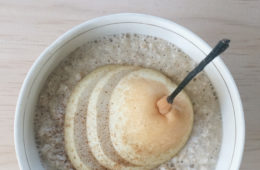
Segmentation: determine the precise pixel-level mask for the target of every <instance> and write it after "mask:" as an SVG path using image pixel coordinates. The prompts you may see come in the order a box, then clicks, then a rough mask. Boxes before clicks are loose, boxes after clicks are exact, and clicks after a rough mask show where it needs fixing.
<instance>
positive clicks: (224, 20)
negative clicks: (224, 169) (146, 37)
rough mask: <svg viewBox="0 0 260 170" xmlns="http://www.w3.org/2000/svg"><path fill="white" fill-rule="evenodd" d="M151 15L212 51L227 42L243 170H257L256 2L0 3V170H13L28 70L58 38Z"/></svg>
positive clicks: (259, 38)
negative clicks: (109, 21)
mask: <svg viewBox="0 0 260 170" xmlns="http://www.w3.org/2000/svg"><path fill="white" fill-rule="evenodd" d="M120 12H136V13H145V14H151V15H155V16H159V17H163V18H166V19H169V20H172V21H174V22H176V23H178V24H180V25H183V26H185V27H187V28H188V29H190V30H192V31H193V32H194V33H196V34H198V35H199V36H200V37H201V38H202V39H204V40H205V41H206V42H208V43H209V44H210V45H211V46H214V45H215V43H216V42H217V41H218V40H219V39H221V38H230V39H231V40H232V42H231V47H230V48H229V49H228V50H227V52H226V53H225V54H224V57H223V60H224V62H225V63H226V65H227V66H228V68H229V69H230V71H231V73H232V75H233V76H234V79H235V81H236V83H237V85H238V88H239V91H240V94H241V97H242V101H243V106H244V111H245V119H246V144H245V153H244V158H243V162H242V165H241V169H242V170H255V169H259V167H260V113H259V111H260V1H259V0H248V1H246V0H210V1H208V0H197V1H194V0H182V1H178V0H132V1H130V0H121V1H119V0H84V1H83V0H78V1H69V0H67V1H62V0H44V1H33V0H24V1H22V0H21V1H18V0H17V1H4V0H0V169H1V170H2V169H3V170H15V169H19V168H18V163H17V160H16V156H15V150H14V140H13V131H14V128H13V126H14V112H15V105H16V101H17V97H18V93H19V90H20V87H21V85H22V82H23V80H24V78H25V75H26V73H27V72H28V70H29V68H30V67H31V65H32V64H33V62H34V61H35V60H36V58H37V57H38V56H39V55H40V53H41V52H42V51H43V50H44V49H45V48H46V47H47V46H49V45H50V44H51V43H52V42H53V41H54V40H55V39H56V38H58V37H59V36H60V35H62V34H63V33H64V32H66V31H67V30H69V29H70V28H72V27H73V26H75V25H77V24H80V23H82V22H84V21H87V20H89V19H91V18H94V17H98V16H102V15H107V14H112V13H120Z"/></svg>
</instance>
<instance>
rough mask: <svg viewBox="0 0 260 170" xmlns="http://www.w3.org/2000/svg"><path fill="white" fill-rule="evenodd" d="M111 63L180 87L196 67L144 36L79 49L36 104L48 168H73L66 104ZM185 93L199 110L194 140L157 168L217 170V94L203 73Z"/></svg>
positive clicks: (160, 42) (173, 49) (62, 65)
mask: <svg viewBox="0 0 260 170" xmlns="http://www.w3.org/2000/svg"><path fill="white" fill-rule="evenodd" d="M110 64H120V65H131V66H139V67H143V68H150V69H153V70H157V71H159V72H161V73H163V74H164V75H166V76H167V77H168V78H170V79H171V80H172V81H173V82H175V83H176V84H178V83H179V82H180V81H181V80H182V79H183V78H184V77H185V76H186V75H187V73H188V72H189V71H191V70H192V69H193V68H194V67H195V66H196V63H195V62H194V61H193V60H191V59H190V58H189V56H187V55H186V54H184V53H183V52H182V51H181V50H180V49H178V48H177V47H176V46H174V45H173V44H171V43H169V42H167V41H165V40H162V39H158V38H155V37H151V36H144V35H136V34H121V35H113V36H107V37H103V38H100V39H98V40H95V41H92V42H87V43H86V44H84V45H83V46H81V47H79V48H78V49H76V50H75V51H74V52H72V53H71V54H70V55H69V56H68V57H66V58H65V59H64V60H63V61H62V62H61V63H60V64H59V65H58V66H57V68H56V69H55V70H54V71H53V72H52V73H51V74H50V76H49V77H48V79H47V81H46V84H45V85H44V87H43V89H42V91H41V93H40V96H39V99H38V102H37V107H36V110H35V112H36V113H35V120H34V122H35V125H34V126H35V138H36V143H37V147H38V150H39V154H40V156H41V159H42V164H43V165H44V167H45V168H46V169H74V167H73V165H72V163H71V161H70V159H69V157H68V156H67V154H66V151H65V141H64V121H65V114H66V107H67V103H68V101H69V98H70V96H71V94H72V91H73V89H74V88H75V86H76V85H77V84H78V83H79V82H80V81H81V80H82V79H83V78H84V77H85V76H86V75H88V74H89V73H90V72H92V71H93V70H95V69H96V68H99V67H101V66H104V65H110ZM185 92H186V93H187V95H188V96H189V98H190V100H191V103H192V106H193V111H194V121H193V128H192V132H191V135H190V138H189V139H188V141H187V143H186V145H185V146H184V147H183V148H182V149H181V150H180V152H179V153H177V155H175V156H174V157H172V159H170V160H168V161H167V162H165V163H162V164H161V165H160V166H158V167H156V168H155V169H172V170H174V169H214V168H215V165H216V162H217V159H218V153H219V150H220V144H221V137H222V134H221V130H222V127H221V114H220V108H219V103H218V98H217V96H216V92H215V90H214V87H213V85H212V84H211V82H210V80H209V79H208V77H207V76H206V74H205V73H204V72H202V73H200V74H199V75H198V76H197V77H195V78H194V79H193V80H192V82H190V83H189V84H188V85H187V87H186V88H185ZM90 154H91V153H90ZM83 155H84V154H83ZM85 157H89V154H85ZM101 168H103V167H101ZM101 168H100V167H96V169H101Z"/></svg>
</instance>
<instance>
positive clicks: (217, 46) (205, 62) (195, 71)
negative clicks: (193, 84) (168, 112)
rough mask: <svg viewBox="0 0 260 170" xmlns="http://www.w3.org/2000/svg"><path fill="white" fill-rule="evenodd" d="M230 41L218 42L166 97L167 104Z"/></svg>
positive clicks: (225, 47)
mask: <svg viewBox="0 0 260 170" xmlns="http://www.w3.org/2000/svg"><path fill="white" fill-rule="evenodd" d="M229 42H230V40H228V39H223V40H221V41H219V43H218V44H217V45H216V46H215V47H214V48H213V50H212V51H211V52H210V53H209V54H208V56H207V57H206V58H204V59H203V60H202V61H201V62H200V63H199V65H198V66H197V67H195V68H194V69H193V70H192V71H191V72H190V73H189V74H188V75H187V76H186V77H185V78H184V80H182V82H181V83H180V84H179V85H178V87H177V88H176V89H175V90H174V91H173V92H172V94H171V95H170V96H168V97H167V101H168V103H170V104H172V103H173V99H174V98H175V97H176V96H177V95H178V94H179V92H180V91H181V90H182V89H183V88H184V87H185V86H186V85H187V84H188V83H189V82H190V81H191V79H193V78H194V77H195V76H196V75H197V74H198V73H199V72H201V71H202V70H203V69H204V67H205V66H206V65H207V64H208V63H210V62H211V61H212V60H213V59H214V58H215V57H217V56H218V55H219V54H221V53H222V52H224V51H225V50H226V49H227V48H228V47H229Z"/></svg>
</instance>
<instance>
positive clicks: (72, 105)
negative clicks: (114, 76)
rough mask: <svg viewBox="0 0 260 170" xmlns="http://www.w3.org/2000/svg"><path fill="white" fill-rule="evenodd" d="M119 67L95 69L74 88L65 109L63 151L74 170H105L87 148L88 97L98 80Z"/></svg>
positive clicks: (110, 66)
mask: <svg viewBox="0 0 260 170" xmlns="http://www.w3.org/2000/svg"><path fill="white" fill-rule="evenodd" d="M118 67H119V66H116V65H108V66H104V67H101V68H98V69H96V70H95V71H93V72H91V73H90V74H88V75H87V76H86V77H85V78H83V79H82V80H81V81H80V82H79V83H78V84H77V85H76V87H75V88H74V90H73V91H72V93H71V96H70V98H69V101H68V103H67V107H66V114H65V123H64V140H65V150H66V153H67V155H68V157H69V159H70V161H71V163H72V165H73V166H74V167H75V168H76V169H80V170H88V169H99V170H102V169H105V168H104V167H102V166H101V165H100V164H99V162H97V160H96V159H95V157H94V156H93V155H92V153H91V151H90V148H89V146H88V140H87V135H86V134H87V129H86V113H87V108H88V103H89V97H90V94H91V92H92V90H93V89H94V87H95V85H96V83H97V82H98V81H99V79H100V78H101V77H102V76H104V75H105V74H106V73H107V72H110V71H112V70H114V69H116V68H118Z"/></svg>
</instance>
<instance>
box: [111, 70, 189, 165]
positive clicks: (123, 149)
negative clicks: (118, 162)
mask: <svg viewBox="0 0 260 170" xmlns="http://www.w3.org/2000/svg"><path fill="white" fill-rule="evenodd" d="M175 88H176V85H175V84H174V83H173V82H172V81H171V80H170V79H168V78H167V77H166V76H164V75H163V74H161V73H160V72H157V71H154V70H150V69H139V70H137V71H134V72H131V73H130V74H128V75H127V76H125V77H124V78H122V79H121V81H120V82H119V83H118V84H117V86H116V87H115V88H114V90H113V93H112V95H111V99H110V105H109V114H110V115H109V127H110V134H111V141H112V143H113V146H114V148H115V150H116V151H117V152H118V154H119V155H120V156H121V157H122V158H124V159H125V160H127V161H128V162H130V163H132V164H135V165H139V166H144V167H145V166H153V167H156V166H158V165H159V164H161V163H163V162H165V161H167V160H169V159H171V158H172V157H173V156H174V155H175V154H176V153H177V152H178V151H180V149H181V148H182V147H183V146H184V145H185V143H186V141H187V140H188V138H189V135H190V133H191V130H192V125H193V108H192V104H191V102H190V99H189V98H188V96H187V95H186V94H185V93H184V91H182V92H181V93H180V94H179V95H178V96H177V97H176V98H175V99H174V102H173V105H172V109H171V111H170V112H169V113H167V114H166V115H162V114H160V113H159V111H158V108H157V106H156V102H157V101H158V100H159V99H160V98H161V97H163V96H165V95H169V94H170V93H171V92H172V91H173V90H174V89H175Z"/></svg>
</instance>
